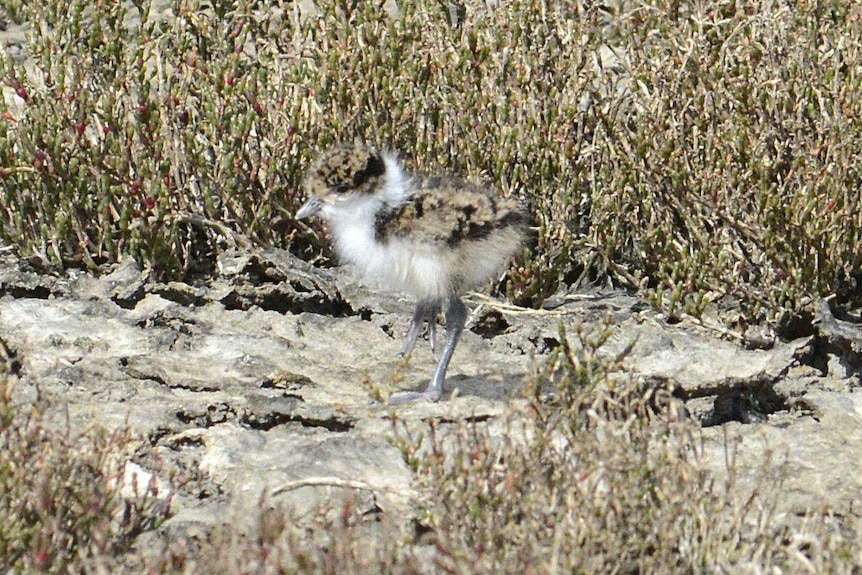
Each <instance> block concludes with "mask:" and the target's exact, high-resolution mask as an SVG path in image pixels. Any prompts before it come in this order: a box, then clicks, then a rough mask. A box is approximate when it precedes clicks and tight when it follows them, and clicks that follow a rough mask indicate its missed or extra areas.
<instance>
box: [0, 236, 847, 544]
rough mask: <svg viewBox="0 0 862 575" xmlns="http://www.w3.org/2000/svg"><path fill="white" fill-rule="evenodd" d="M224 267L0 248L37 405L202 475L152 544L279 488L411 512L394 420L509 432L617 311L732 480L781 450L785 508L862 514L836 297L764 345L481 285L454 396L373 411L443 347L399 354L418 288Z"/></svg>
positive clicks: (248, 264)
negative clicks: (506, 423) (571, 351)
mask: <svg viewBox="0 0 862 575" xmlns="http://www.w3.org/2000/svg"><path fill="white" fill-rule="evenodd" d="M218 269H219V275H217V276H216V277H214V278H212V279H211V280H209V281H206V282H204V283H201V284H199V285H187V284H183V283H167V284H165V283H157V282H155V281H153V280H152V279H151V278H150V277H149V275H148V274H147V273H146V272H142V271H141V270H140V269H138V267H137V266H136V265H135V264H134V263H125V264H122V265H118V266H117V267H116V268H115V269H114V271H113V272H112V273H110V274H108V275H106V276H103V277H100V278H96V277H93V276H91V275H87V274H85V273H83V272H80V271H67V272H65V273H63V274H51V273H45V272H40V271H38V270H36V269H34V268H33V267H32V266H31V265H30V264H29V263H27V262H26V261H22V260H19V259H16V258H14V257H11V256H4V257H3V258H2V260H0V296H2V297H0V338H2V340H3V341H4V342H5V344H6V345H7V346H8V348H9V349H10V350H11V351H12V353H14V354H15V355H17V357H18V359H19V360H20V363H21V367H20V370H19V375H20V381H19V383H18V385H17V389H16V396H15V400H16V401H17V402H19V403H20V404H22V406H24V405H26V404H38V405H39V408H40V410H41V411H42V412H43V413H44V414H45V415H46V416H47V417H48V418H49V419H50V418H54V420H55V421H56V422H57V425H66V422H67V421H68V422H70V423H71V427H72V428H73V429H79V428H83V427H84V426H85V425H87V424H89V423H93V422H97V423H98V424H100V425H102V426H105V427H108V428H118V427H122V426H124V425H129V426H131V428H132V429H133V430H134V431H135V432H136V433H138V434H140V436H142V437H144V438H146V439H145V441H146V442H148V443H149V444H150V445H151V446H152V449H153V450H154V451H155V452H156V453H157V454H158V458H159V459H160V460H161V465H160V468H161V471H160V470H159V469H150V470H146V469H144V471H148V472H153V473H156V474H157V475H158V474H159V473H165V470H168V469H174V470H179V471H180V472H181V473H182V474H184V475H185V476H186V477H195V478H197V479H196V481H193V482H189V483H188V484H186V485H184V486H182V487H171V488H170V489H175V492H174V493H173V495H174V502H173V511H174V515H173V517H171V518H170V519H169V520H168V521H167V522H166V523H165V524H164V525H163V526H162V527H161V528H160V530H159V533H157V534H152V533H151V534H148V535H147V536H148V537H154V536H155V537H162V538H169V537H175V536H178V535H186V536H194V535H196V534H198V535H200V536H205V534H206V533H207V532H209V530H210V529H211V528H212V527H213V526H214V525H216V524H218V523H220V522H232V523H238V524H243V523H245V522H249V521H253V520H254V518H255V517H256V511H257V510H258V509H259V507H258V506H259V501H260V498H261V495H262V494H263V495H265V497H266V499H267V500H268V501H269V502H270V503H271V504H273V505H286V506H289V507H291V508H293V509H295V511H296V515H297V517H300V518H301V517H303V514H305V513H308V514H313V513H314V510H315V509H316V508H318V507H319V506H320V505H321V504H334V505H337V502H338V501H339V498H341V497H348V496H349V497H351V498H352V499H351V500H353V499H355V495H356V492H357V489H356V486H359V487H360V489H359V491H362V492H366V493H367V506H368V510H369V511H374V512H378V513H391V514H399V515H403V514H408V515H409V513H410V511H411V503H410V501H411V496H412V492H411V480H412V477H411V473H410V471H409V470H408V468H407V466H406V465H405V464H404V462H403V460H402V457H401V455H400V453H399V452H398V450H397V449H396V448H394V447H392V446H391V445H390V443H389V442H388V441H387V437H389V436H390V435H391V429H392V428H391V418H392V416H393V414H396V415H397V417H398V418H400V419H401V420H403V421H405V422H407V423H408V424H410V422H414V423H416V424H417V425H418V424H423V422H427V421H429V420H433V421H438V422H441V423H447V422H448V423H452V422H458V421H461V420H464V419H466V418H469V419H470V420H472V421H475V422H482V423H481V424H482V425H489V426H491V425H493V424H494V422H495V420H498V419H499V418H500V416H501V414H503V412H504V411H505V410H506V409H507V407H509V406H511V405H513V404H515V403H517V402H523V401H524V400H523V399H521V398H520V395H519V394H520V392H521V390H522V387H523V381H524V379H525V377H527V376H529V374H531V373H532V372H533V370H534V369H536V368H537V367H540V366H541V365H542V364H543V362H544V361H545V360H546V359H547V357H548V355H549V354H550V353H551V351H552V350H553V349H554V348H555V347H556V346H558V345H559V343H560V342H559V338H560V329H559V327H560V325H561V324H562V325H563V326H565V327H566V328H567V329H568V330H569V332H570V333H574V331H575V330H576V329H577V327H578V326H579V325H580V326H583V327H584V328H586V329H590V328H591V327H594V326H595V325H597V324H598V323H599V322H600V321H601V320H602V318H605V317H608V318H610V323H611V325H612V329H613V332H614V333H613V336H612V338H611V340H610V342H609V343H608V344H607V345H606V347H605V348H604V352H606V353H608V354H614V353H618V352H619V351H621V350H622V349H623V348H625V347H626V346H629V345H631V344H632V342H634V346H633V348H632V351H631V354H630V355H629V357H628V359H627V360H626V362H627V365H628V366H630V369H631V370H632V372H634V373H637V374H638V376H639V377H644V378H647V379H648V380H649V381H655V382H657V383H658V382H661V383H662V384H663V385H669V386H670V387H671V388H673V389H675V390H676V395H677V396H679V397H680V398H682V399H683V400H684V401H685V403H686V406H687V408H688V410H689V413H690V414H691V415H692V417H697V418H698V419H699V420H700V421H701V422H702V423H703V438H704V445H705V452H706V453H707V456H708V458H709V461H710V466H711V467H712V468H713V469H714V470H715V472H716V473H717V474H718V475H721V474H722V473H725V472H726V464H725V461H726V453H727V452H726V450H727V448H728V447H729V446H732V448H733V449H735V450H736V451H737V455H736V459H737V468H738V471H739V473H740V477H741V478H742V479H743V480H745V478H746V477H753V476H754V475H755V474H756V473H757V472H760V471H761V469H762V466H763V464H764V461H767V460H768V461H769V465H770V466H771V467H770V470H771V471H770V472H774V474H775V478H776V480H778V479H779V478H780V479H782V480H783V481H784V484H783V485H784V487H783V497H782V499H781V500H780V501H779V506H780V511H782V512H792V513H806V512H811V511H814V512H821V511H822V510H824V509H828V510H831V511H834V512H836V513H840V514H842V515H847V514H850V515H853V514H858V512H859V511H858V510H859V509H860V505H859V502H858V499H859V497H860V496H859V494H860V487H862V477H860V474H859V473H858V462H859V461H860V459H862V394H859V393H858V392H857V391H856V390H857V389H858V387H859V372H860V369H859V366H860V351H862V345H860V344H862V331H860V326H859V323H858V318H855V319H854V318H853V317H850V316H848V317H844V319H836V318H835V317H834V316H833V315H832V313H831V312H830V311H829V308H828V305H827V304H825V303H824V304H823V306H822V307H821V310H820V312H819V314H818V318H817V319H816V320H815V321H814V322H812V323H813V325H812V330H813V332H812V333H811V334H810V335H806V336H805V337H800V338H798V339H795V340H793V341H774V342H772V343H771V344H769V345H766V346H765V347H767V348H768V349H748V348H746V347H745V346H744V345H741V344H740V342H738V341H735V340H731V339H729V338H727V336H726V335H724V336H723V335H722V334H721V333H720V332H719V331H717V330H714V329H707V328H704V327H703V326H700V325H697V324H695V323H694V322H693V321H682V322H680V323H676V324H670V323H669V322H668V321H667V318H666V317H664V316H663V315H661V314H660V313H658V312H656V311H654V310H652V309H651V308H650V307H649V306H647V305H646V304H645V303H644V302H643V301H641V300H639V299H638V298H636V297H632V296H630V295H627V294H625V293H621V292H607V293H601V292H597V293H592V294H570V295H568V296H567V295H566V294H561V295H560V296H559V297H557V298H554V300H553V301H554V303H553V304H549V305H548V306H547V309H543V310H538V311H534V310H523V309H516V308H511V307H507V306H506V305H504V304H502V303H499V302H494V301H492V300H488V299H487V298H484V297H482V296H478V295H473V296H471V297H470V298H469V299H470V300H471V308H472V309H473V313H472V316H471V320H470V324H469V329H468V330H467V331H466V332H465V334H464V336H463V339H462V341H461V343H460V345H459V347H458V350H457V351H456V354H455V357H454V360H453V363H452V366H451V367H450V377H449V380H448V389H447V390H445V393H444V397H443V399H442V400H441V401H440V402H439V403H436V404H430V403H417V404H415V405H408V406H403V407H398V408H392V409H394V410H395V411H392V410H390V408H381V407H378V406H375V405H372V404H370V401H369V399H370V395H369V388H370V387H376V388H379V389H381V390H383V391H384V392H388V391H391V390H393V389H394V388H405V387H406V388H410V387H423V386H424V385H425V384H426V382H427V378H429V377H430V375H431V372H432V370H433V367H434V362H435V360H434V357H433V356H432V355H431V352H430V350H429V349H428V346H427V344H424V345H421V346H417V349H418V351H417V352H416V353H415V354H414V357H413V358H412V359H411V361H410V363H409V365H407V366H406V367H404V366H399V359H398V357H397V352H398V349H399V347H400V344H401V338H402V337H403V334H404V333H405V332H406V329H407V325H408V321H409V317H410V311H411V305H412V303H411V302H409V301H406V300H403V299H401V298H399V297H397V296H380V295H376V294H374V293H371V292H368V291H366V290H365V289H364V288H363V287H362V286H361V285H357V284H356V283H353V282H352V281H351V280H350V279H349V274H348V273H345V272H344V270H319V269H315V268H313V267H311V266H310V265H309V264H307V263H305V262H303V261H300V260H297V259H296V258H294V257H293V256H291V255H289V254H288V253H286V252H282V251H277V250H270V251H262V252H257V253H244V252H233V253H227V254H224V255H223V256H222V257H221V259H220V261H219V266H218ZM455 388H457V390H458V391H457V393H452V391H453V389H455ZM767 453H770V454H772V456H771V459H770V458H767V457H766V454H767ZM164 479H166V478H164ZM165 485H167V483H165ZM351 486H352V487H351ZM168 490H169V489H168V488H166V489H165V491H164V492H165V493H166V492H167V491H168Z"/></svg>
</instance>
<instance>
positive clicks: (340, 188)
mask: <svg viewBox="0 0 862 575" xmlns="http://www.w3.org/2000/svg"><path fill="white" fill-rule="evenodd" d="M349 190H350V186H349V185H347V184H338V185H337V186H335V187H333V188H332V191H333V192H335V193H336V194H346V193H347V192H348V191H349Z"/></svg>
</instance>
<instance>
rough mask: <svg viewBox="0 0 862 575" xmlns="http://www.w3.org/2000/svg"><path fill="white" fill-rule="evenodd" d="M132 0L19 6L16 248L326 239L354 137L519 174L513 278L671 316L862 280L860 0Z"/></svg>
mask: <svg viewBox="0 0 862 575" xmlns="http://www.w3.org/2000/svg"><path fill="white" fill-rule="evenodd" d="M126 6H127V5H126V4H124V3H119V2H103V3H97V4H92V3H90V2H86V1H85V0H70V1H68V2H57V1H56V0H41V1H38V2H31V3H26V4H24V5H19V4H15V5H14V6H13V8H14V10H13V11H14V13H15V14H16V15H20V17H22V18H24V19H26V20H27V21H29V22H30V23H31V26H30V43H29V45H28V49H29V52H30V54H31V56H32V58H33V61H34V69H33V71H27V70H26V69H25V67H24V66H23V65H22V64H21V63H17V62H15V61H14V60H13V59H12V58H11V57H7V58H5V59H4V60H3V62H2V64H0V78H2V81H3V84H4V85H5V86H6V92H7V94H8V95H10V98H11V99H10V102H12V103H11V104H5V105H4V107H5V109H4V117H5V119H4V120H3V124H2V129H0V175H2V183H3V185H2V188H0V190H2V191H0V237H3V238H4V239H5V240H6V241H10V242H14V243H16V244H17V246H18V248H19V251H20V252H21V253H22V254H23V255H25V256H31V255H33V254H37V255H38V256H39V257H40V258H42V259H43V260H45V261H46V262H51V263H54V264H58V263H62V264H64V265H70V264H75V263H76V262H78V263H79V264H85V265H87V266H89V267H93V268H97V267H99V266H100V265H101V264H103V263H106V262H112V261H116V260H118V259H119V258H121V257H123V256H124V255H130V256H132V257H135V258H138V259H140V260H141V261H142V262H144V263H145V264H147V265H149V266H151V267H152V268H154V269H155V270H156V271H157V272H159V273H160V274H163V275H167V276H174V277H184V276H187V275H189V274H207V273H210V272H211V271H212V269H213V265H214V260H215V255H216V254H217V253H218V250H220V249H222V248H223V247H224V246H225V245H229V244H230V243H231V242H234V241H236V240H237V239H238V238H242V237H247V238H250V239H251V240H252V241H254V242H256V243H258V244H276V245H282V246H289V247H290V248H291V249H292V250H293V251H295V252H297V253H300V254H303V255H305V256H307V257H308V256H311V255H312V254H314V253H317V252H318V250H320V249H322V248H323V246H324V242H322V241H321V239H322V238H321V237H320V236H319V235H318V234H316V233H314V232H313V231H312V230H311V229H309V228H307V227H305V226H299V227H297V224H296V222H294V220H293V218H292V214H293V213H294V211H295V209H296V207H297V205H298V203H299V202H300V201H301V197H300V191H299V185H300V181H301V177H302V173H303V171H304V169H305V167H306V166H307V165H308V163H309V161H310V159H311V158H312V157H313V156H314V154H315V153H317V152H319V151H320V150H321V149H323V148H325V147H326V146H328V145H329V144H330V143H332V142H334V141H336V140H352V139H355V138H361V139H364V140H367V141H371V142H374V143H377V144H380V145H383V146H387V147H391V148H393V149H395V150H396V151H398V152H399V153H401V154H402V156H403V157H404V158H405V159H406V160H408V162H409V163H410V164H411V166H413V167H415V168H416V169H417V170H420V171H430V170H441V169H442V170H447V171H454V172H459V173H463V174H467V175H470V176H471V177H474V178H477V179H482V180H484V181H486V182H488V184H489V185H492V186H494V187H496V188H498V189H499V190H500V192H501V193H503V194H506V195H511V194H513V195H517V196H519V197H522V198H524V200H525V202H526V203H527V204H528V205H529V208H530V210H531V211H532V212H533V215H534V220H535V224H536V225H535V234H534V237H533V239H532V240H531V243H530V245H529V246H528V247H527V250H525V252H524V253H523V254H521V255H520V256H519V257H518V258H517V260H516V262H515V264H514V265H513V267H512V268H511V270H510V273H509V275H508V278H507V281H506V285H505V288H506V291H507V293H508V295H509V296H510V297H511V298H512V299H513V300H515V301H516V302H518V303H521V304H524V305H538V304H539V303H541V301H542V300H543V299H544V298H545V297H547V296H548V295H549V294H551V293H553V292H554V291H556V290H557V289H558V288H559V287H560V286H561V285H563V284H574V283H576V282H578V281H581V280H583V279H589V280H598V281H607V280H611V281H614V282H616V283H618V284H625V285H631V286H634V287H638V288H643V289H645V290H647V293H648V294H650V295H651V298H652V300H653V301H654V303H655V304H656V305H658V306H660V307H662V308H663V309H665V310H666V311H667V312H668V313H669V314H670V315H672V316H676V315H678V314H679V313H682V312H685V313H692V314H695V315H700V314H701V313H702V312H703V311H704V310H705V309H706V307H707V306H708V305H709V304H710V303H712V302H718V303H719V304H720V305H725V304H727V303H728V302H732V303H733V305H734V306H735V307H738V308H740V311H739V313H737V315H736V316H735V317H731V318H727V321H728V322H730V323H731V324H735V325H736V326H737V327H739V328H741V329H744V328H745V326H746V325H747V323H749V322H752V321H761V320H764V319H766V320H774V319H777V318H780V317H781V316H783V315H787V314H799V313H801V312H802V311H803V310H804V308H805V306H806V304H807V302H808V300H809V299H810V298H812V297H817V296H822V295H829V294H832V293H835V294H837V296H838V301H839V302H848V303H855V304H858V303H860V300H859V295H858V294H859V293H860V292H859V289H858V285H859V279H860V271H859V270H860V257H862V256H860V253H862V252H860V250H859V246H860V244H862V232H860V229H862V221H860V218H862V215H860V214H862V209H860V208H862V206H860V195H859V193H858V189H857V188H858V185H859V175H858V173H857V171H858V168H857V167H856V166H857V165H858V164H859V162H858V157H857V154H858V152H857V151H856V148H857V147H858V146H855V142H856V141H857V140H858V135H859V134H858V132H859V126H860V121H859V116H860V113H859V105H858V103H857V99H856V98H855V97H854V95H855V94H856V93H858V91H859V90H858V89H859V83H860V79H859V74H858V71H857V67H856V66H855V65H854V62H855V61H856V60H857V58H856V56H857V54H858V53H859V51H860V46H862V42H860V24H859V20H860V19H859V17H858V16H859V14H858V10H857V9H855V8H854V6H853V5H852V4H850V3H848V4H842V3H826V4H824V3H814V2H805V1H803V2H798V3H794V4H792V5H784V4H779V3H769V2H767V3H763V2H753V1H751V2H732V1H730V0H726V1H724V2H719V3H705V4H698V3H694V4H691V3H672V2H671V3H667V2H655V3H653V4H642V3H628V2H619V3H614V4H613V5H612V7H601V6H599V5H598V4H594V3H590V4H588V5H586V4H582V3H576V2H545V1H542V0H521V1H519V0H513V1H510V2H503V3H500V4H498V5H496V6H495V7H494V8H487V7H486V6H485V5H484V3H478V2H477V3H472V2H471V3H468V5H467V10H466V15H465V17H464V19H463V20H462V21H461V22H460V23H458V24H454V23H453V22H452V21H451V19H450V17H449V13H448V11H447V10H446V9H445V7H444V6H443V3H439V2H431V1H420V2H415V3H413V2H412V3H404V5H403V6H402V9H401V11H400V12H399V13H398V14H390V13H387V12H386V10H384V8H383V7H382V4H381V3H380V2H372V1H367V2H352V1H347V0H343V1H340V2H335V3H324V6H323V8H322V9H321V11H320V12H319V13H314V14H301V13H300V12H299V9H298V8H297V7H296V6H295V5H290V6H285V7H282V8H274V7H270V6H264V5H262V3H256V2H251V1H244V2H221V1H219V2H214V3H212V4H211V5H209V4H204V3H198V2H194V1H188V2H187V1H180V0H178V1H177V2H175V3H174V4H173V5H172V9H173V17H167V18H163V17H161V15H160V14H154V13H152V11H153V8H152V6H151V3H150V2H140V3H139V4H137V5H136V7H134V8H130V9H129V10H126ZM13 92H17V93H18V94H19V96H23V97H12V96H11V93H13ZM16 98H17V99H16ZM528 252H529V253H528Z"/></svg>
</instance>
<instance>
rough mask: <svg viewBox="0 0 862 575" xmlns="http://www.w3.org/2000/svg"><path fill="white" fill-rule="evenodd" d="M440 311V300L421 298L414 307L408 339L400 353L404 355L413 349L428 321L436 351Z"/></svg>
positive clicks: (432, 345)
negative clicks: (423, 325)
mask: <svg viewBox="0 0 862 575" xmlns="http://www.w3.org/2000/svg"><path fill="white" fill-rule="evenodd" d="M438 313H440V302H439V301H438V300H421V301H419V302H417V303H416V307H415V308H414V309H413V319H412V320H411V322H410V329H409V330H408V331H407V339H406V340H405V341H404V347H402V348H401V351H400V352H399V355H401V356H402V357H403V356H405V355H407V354H408V353H410V352H411V351H413V348H414V347H416V340H417V339H418V338H419V332H420V331H422V324H424V323H425V322H426V321H427V322H428V332H429V335H430V336H431V351H434V346H435V343H436V342H435V340H436V339H437V314H438Z"/></svg>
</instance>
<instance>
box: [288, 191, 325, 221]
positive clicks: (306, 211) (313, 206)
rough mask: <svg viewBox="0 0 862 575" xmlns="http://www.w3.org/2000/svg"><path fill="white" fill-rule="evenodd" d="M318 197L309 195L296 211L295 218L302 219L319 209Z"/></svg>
mask: <svg viewBox="0 0 862 575" xmlns="http://www.w3.org/2000/svg"><path fill="white" fill-rule="evenodd" d="M321 205H322V204H321V202H320V198H318V197H317V196H311V197H310V198H309V199H308V201H307V202H305V203H304V204H302V207H301V208H299V210H298V211H297V212H296V216H295V217H296V219H297V220H302V219H305V218H307V217H309V216H313V215H315V214H317V213H318V212H319V211H320V208H321Z"/></svg>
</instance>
